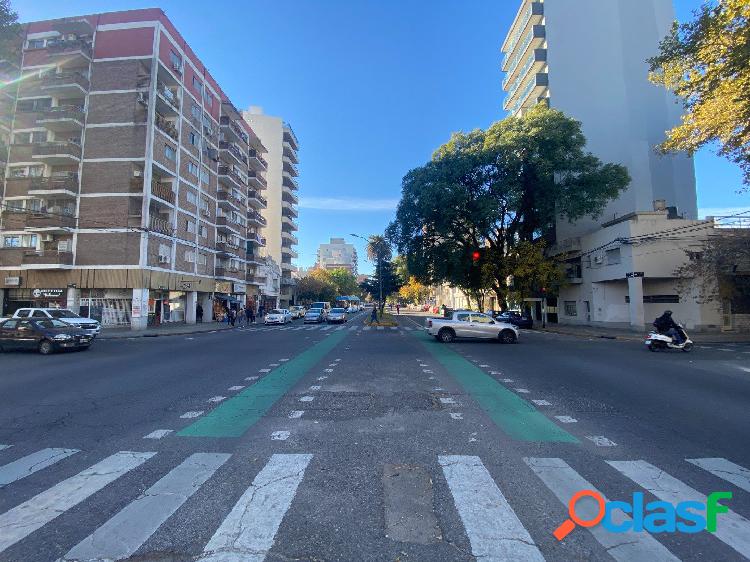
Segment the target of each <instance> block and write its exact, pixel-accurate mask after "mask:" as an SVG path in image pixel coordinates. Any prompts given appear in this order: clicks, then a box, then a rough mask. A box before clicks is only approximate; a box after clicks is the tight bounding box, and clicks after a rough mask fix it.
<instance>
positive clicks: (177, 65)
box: [172, 62, 182, 76]
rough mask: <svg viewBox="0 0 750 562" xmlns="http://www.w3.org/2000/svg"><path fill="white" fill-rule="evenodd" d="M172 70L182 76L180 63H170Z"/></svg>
mask: <svg viewBox="0 0 750 562" xmlns="http://www.w3.org/2000/svg"><path fill="white" fill-rule="evenodd" d="M172 70H174V71H175V72H176V73H177V74H179V75H180V76H182V65H181V64H177V63H175V62H173V63H172Z"/></svg>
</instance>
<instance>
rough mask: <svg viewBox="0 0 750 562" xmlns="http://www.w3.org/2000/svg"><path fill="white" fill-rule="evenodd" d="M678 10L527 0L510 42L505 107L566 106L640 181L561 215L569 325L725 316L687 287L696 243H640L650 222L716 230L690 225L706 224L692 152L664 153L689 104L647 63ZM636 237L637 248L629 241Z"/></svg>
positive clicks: (620, 1) (606, 155) (691, 237)
mask: <svg viewBox="0 0 750 562" xmlns="http://www.w3.org/2000/svg"><path fill="white" fill-rule="evenodd" d="M674 19H675V15H674V9H673V5H672V0H638V1H632V0H610V1H607V2H602V1H601V0H543V1H539V0H523V1H522V2H521V5H520V8H519V10H518V13H517V15H516V18H515V20H514V21H513V24H512V25H511V28H510V29H509V31H508V34H507V36H506V39H505V41H504V43H503V45H502V51H503V53H504V59H503V62H502V70H503V71H504V73H505V77H504V80H503V89H504V90H505V92H506V97H505V101H504V104H503V107H504V109H505V110H506V111H508V113H509V114H511V115H516V116H517V115H522V114H523V113H524V112H526V111H528V110H529V109H530V108H531V107H533V106H535V105H536V104H538V103H545V104H548V105H549V106H550V107H552V108H554V109H559V110H561V111H562V112H564V113H565V114H566V115H567V116H569V117H572V118H574V119H576V120H578V121H580V122H581V123H582V129H583V133H584V135H585V136H586V139H587V149H588V150H589V151H591V152H592V153H593V154H594V155H596V156H597V157H599V158H600V159H601V160H602V161H603V162H612V163H618V164H622V165H624V166H625V167H626V168H627V169H628V172H629V173H630V176H631V178H632V181H631V184H630V185H629V187H628V188H627V189H626V191H624V192H623V193H622V194H621V195H620V196H619V197H618V198H617V199H615V200H613V201H611V202H610V203H609V204H608V205H607V207H606V208H605V209H604V211H603V212H602V214H601V215H600V216H599V217H588V218H583V219H581V220H578V221H576V222H575V223H571V222H569V221H567V220H562V219H561V220H558V221H557V225H556V236H555V238H556V243H555V246H554V247H553V248H552V251H551V254H552V255H555V256H558V257H563V258H564V259H565V260H567V267H568V272H569V283H568V285H567V286H565V287H563V288H562V289H561V291H560V295H559V297H560V298H559V302H558V303H555V304H554V306H553V307H552V309H553V310H554V312H555V314H556V316H557V318H558V319H559V321H560V322H571V323H591V324H599V323H601V324H605V325H618V326H631V327H633V328H635V329H642V328H643V327H644V325H649V324H650V322H651V321H653V318H651V316H653V315H656V313H657V312H660V311H663V310H664V309H665V308H667V307H668V308H670V309H672V310H675V311H677V310H680V312H681V314H682V316H683V317H684V318H685V321H686V322H687V323H688V325H691V326H692V327H707V328H710V327H715V326H716V325H717V324H718V321H717V314H718V311H717V310H716V307H714V308H713V309H709V308H707V307H705V306H702V305H699V304H697V303H696V302H695V301H694V299H693V298H691V296H690V295H681V296H678V295H677V290H676V284H677V279H676V278H675V270H676V269H677V267H679V265H680V264H681V263H684V260H686V259H687V255H686V254H685V253H684V252H681V251H680V250H679V248H678V247H675V244H673V243H671V242H667V241H665V240H664V237H662V238H658V239H657V238H654V237H652V238H651V239H650V242H649V244H648V247H649V252H648V253H644V252H640V251H639V250H638V248H641V247H644V248H645V247H646V246H644V245H643V244H642V243H641V241H642V240H643V239H642V238H639V236H641V235H643V234H644V233H645V231H651V232H654V233H655V232H662V231H664V232H666V231H670V230H673V231H674V232H675V233H676V234H675V236H674V237H676V238H679V239H680V241H681V243H683V245H685V246H689V245H691V244H694V243H695V242H696V237H698V238H700V236H705V235H706V233H705V232H703V233H702V234H696V232H697V231H700V230H701V228H698V229H697V231H696V230H695V229H691V228H689V227H690V226H691V225H692V226H695V225H697V224H698V223H696V222H695V221H696V220H697V218H698V213H697V198H696V189H695V174H694V169H693V161H692V159H691V158H690V157H688V156H687V155H684V154H678V155H669V156H662V155H659V154H658V153H657V151H656V150H655V147H656V146H657V145H658V144H659V143H661V142H662V141H663V140H664V138H665V131H667V130H669V129H671V128H672V127H674V126H676V125H678V124H679V123H680V115H681V106H680V105H679V104H677V103H675V101H676V100H675V99H674V97H673V95H672V94H671V93H669V92H668V91H666V90H665V89H663V88H661V87H658V86H655V85H653V84H651V83H650V82H649V80H648V64H647V62H646V60H647V59H648V58H650V57H653V56H654V55H656V54H657V53H658V47H659V42H660V41H661V40H662V39H663V38H664V37H665V36H666V35H667V34H668V33H669V31H670V28H671V25H672V22H673V21H674ZM686 227H687V228H686ZM709 227H710V225H709ZM633 236H635V237H636V238H635V240H637V241H638V243H637V244H636V245H629V244H627V243H620V242H619V241H618V240H619V239H621V238H622V239H625V240H629V239H631V237H633ZM623 237H624V238H623ZM602 244H605V247H603V248H602V247H601V246H602ZM649 255H650V256H661V257H662V258H664V259H663V260H660V259H658V258H655V257H652V258H647V256H649ZM610 258H611V259H610ZM670 268H671V269H670ZM665 299H666V300H665Z"/></svg>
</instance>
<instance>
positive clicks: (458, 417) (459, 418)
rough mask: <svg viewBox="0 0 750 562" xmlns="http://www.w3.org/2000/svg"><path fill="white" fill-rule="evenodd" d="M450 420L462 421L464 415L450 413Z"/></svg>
mask: <svg viewBox="0 0 750 562" xmlns="http://www.w3.org/2000/svg"><path fill="white" fill-rule="evenodd" d="M450 414H451V418H452V419H454V420H462V419H464V415H463V414H461V413H459V412H451V413H450Z"/></svg>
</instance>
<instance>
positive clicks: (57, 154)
mask: <svg viewBox="0 0 750 562" xmlns="http://www.w3.org/2000/svg"><path fill="white" fill-rule="evenodd" d="M31 157H32V158H34V159H35V160H41V161H43V162H44V163H45V164H52V165H63V166H64V165H72V164H78V163H79V162H80V161H81V145H80V144H78V143H75V142H71V141H66V142H42V143H37V144H35V145H34V146H33V148H32V152H31Z"/></svg>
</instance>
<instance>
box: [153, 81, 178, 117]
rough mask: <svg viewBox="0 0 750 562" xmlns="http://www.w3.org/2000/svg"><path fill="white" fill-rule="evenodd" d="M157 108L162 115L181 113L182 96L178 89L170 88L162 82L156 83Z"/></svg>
mask: <svg viewBox="0 0 750 562" xmlns="http://www.w3.org/2000/svg"><path fill="white" fill-rule="evenodd" d="M156 93H157V96H156V110H157V111H158V112H159V113H161V114H162V115H169V116H176V115H179V114H180V98H179V97H177V91H176V90H173V89H171V88H168V87H167V86H165V85H164V84H162V83H161V82H159V83H158V84H157V85H156Z"/></svg>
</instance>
